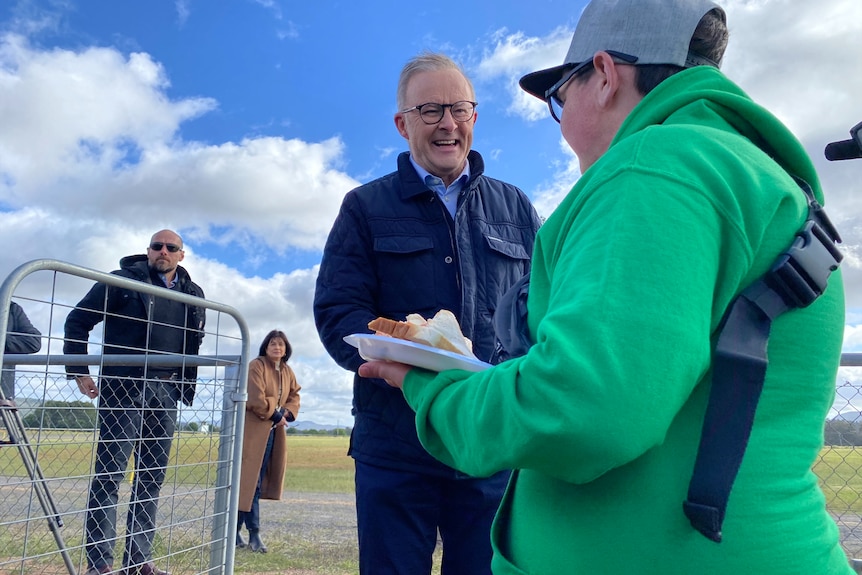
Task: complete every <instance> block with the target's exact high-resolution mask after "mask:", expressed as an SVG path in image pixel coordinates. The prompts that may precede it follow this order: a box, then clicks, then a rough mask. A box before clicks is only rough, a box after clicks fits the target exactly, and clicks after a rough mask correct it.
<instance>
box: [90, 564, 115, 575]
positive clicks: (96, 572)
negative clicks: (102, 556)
mask: <svg viewBox="0 0 862 575" xmlns="http://www.w3.org/2000/svg"><path fill="white" fill-rule="evenodd" d="M112 570H113V567H111V566H110V565H104V566H102V567H87V570H86V571H84V575H105V573H110V572H111V571H112Z"/></svg>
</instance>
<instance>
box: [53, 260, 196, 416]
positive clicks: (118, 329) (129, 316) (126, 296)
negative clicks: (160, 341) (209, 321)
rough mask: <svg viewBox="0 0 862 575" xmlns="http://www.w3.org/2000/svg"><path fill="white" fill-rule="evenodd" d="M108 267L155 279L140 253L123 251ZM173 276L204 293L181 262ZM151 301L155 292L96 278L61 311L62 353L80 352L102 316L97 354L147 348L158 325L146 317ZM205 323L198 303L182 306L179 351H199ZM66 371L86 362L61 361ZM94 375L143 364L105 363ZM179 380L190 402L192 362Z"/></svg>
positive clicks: (190, 290) (136, 370) (135, 369)
mask: <svg viewBox="0 0 862 575" xmlns="http://www.w3.org/2000/svg"><path fill="white" fill-rule="evenodd" d="M111 273H113V274H116V275H119V276H123V277H126V278H131V279H135V280H138V281H141V282H144V283H148V284H150V285H159V284H153V278H152V276H151V274H150V269H149V265H148V264H147V256H145V255H134V256H127V257H124V258H123V259H121V260H120V269H119V270H115V271H113V272H111ZM156 277H158V276H156ZM177 282H178V289H179V291H181V292H183V293H186V294H189V295H193V296H197V297H200V298H203V297H204V292H203V290H202V289H201V287H200V286H199V285H197V284H196V283H194V282H193V281H192V280H191V278H190V277H189V274H188V272H187V271H186V270H185V268H183V267H182V266H177ZM106 298H107V299H106ZM106 301H107V304H106V303H105V302H106ZM154 301H155V296H151V295H148V294H145V293H143V292H139V291H134V290H129V289H125V288H118V287H113V286H110V287H109V286H107V285H106V284H103V283H97V284H96V285H94V286H93V287H92V288H91V289H90V291H89V292H87V295H85V296H84V298H83V299H82V300H81V301H80V302H78V304H77V305H76V306H75V309H73V310H72V311H71V312H69V315H68V316H67V317H66V325H65V341H64V343H63V353H64V354H73V353H78V354H86V353H87V340H88V339H89V336H90V332H91V331H92V329H93V327H95V326H96V324H98V323H99V322H101V321H104V322H105V330H104V339H103V341H104V346H103V347H102V353H103V354H144V353H152V350H147V349H146V348H147V342H148V341H149V337H148V336H149V332H150V330H152V329H153V328H154V327H155V328H156V329H157V328H158V326H154V325H153V324H152V323H150V321H149V320H150V314H151V313H152V309H153V304H154ZM106 312H107V313H106ZM142 320H143V321H142ZM205 324H206V312H205V309H204V308H203V307H199V306H186V317H185V326H186V330H187V332H186V334H187V335H186V337H185V338H184V339H185V342H184V349H183V350H182V352H183V353H184V354H185V355H197V354H198V352H199V351H200V345H201V340H202V339H203V337H204V326H205ZM66 373H67V374H68V375H69V377H74V376H75V375H86V374H88V373H89V369H88V368H87V366H66ZM100 375H102V376H109V377H110V376H120V377H143V376H144V367H141V366H112V365H106V366H104V367H103V368H102V370H101V373H100ZM182 380H184V382H185V383H184V384H182V386H181V392H182V396H181V397H182V400H183V403H185V404H186V405H191V404H192V400H193V399H194V394H195V382H196V380H197V367H186V368H184V369H183V372H182ZM178 385H179V382H178Z"/></svg>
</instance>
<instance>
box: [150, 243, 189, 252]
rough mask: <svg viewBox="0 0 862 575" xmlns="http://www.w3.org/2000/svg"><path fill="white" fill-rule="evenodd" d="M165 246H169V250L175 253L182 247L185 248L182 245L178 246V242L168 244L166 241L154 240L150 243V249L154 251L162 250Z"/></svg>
mask: <svg viewBox="0 0 862 575" xmlns="http://www.w3.org/2000/svg"><path fill="white" fill-rule="evenodd" d="M165 247H166V248H168V251H169V252H171V253H172V254H175V253H177V252H178V251H180V250H181V249H183V248H182V246H178V245H177V244H166V243H165V242H153V243H151V244H150V249H151V250H153V251H154V252H160V251H162V248H165Z"/></svg>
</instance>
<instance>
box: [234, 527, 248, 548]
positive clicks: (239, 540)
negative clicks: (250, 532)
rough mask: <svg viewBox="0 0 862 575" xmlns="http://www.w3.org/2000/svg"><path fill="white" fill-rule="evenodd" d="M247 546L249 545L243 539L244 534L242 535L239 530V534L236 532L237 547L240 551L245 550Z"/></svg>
mask: <svg viewBox="0 0 862 575" xmlns="http://www.w3.org/2000/svg"><path fill="white" fill-rule="evenodd" d="M246 545H247V544H246V542H245V539H243V538H242V534H240V532H239V530H237V532H236V546H237V547H238V548H239V549H242V548H243V547H245V546H246Z"/></svg>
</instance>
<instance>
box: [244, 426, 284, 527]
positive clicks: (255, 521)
mask: <svg viewBox="0 0 862 575" xmlns="http://www.w3.org/2000/svg"><path fill="white" fill-rule="evenodd" d="M276 433H284V428H283V427H275V428H273V429H272V430H271V431H270V432H269V438H268V439H267V440H266V449H265V450H264V452H263V463H261V465H260V475H258V477H257V487H256V488H255V490H254V499H252V500H251V509H250V510H249V511H239V512H238V515H237V521H236V530H237V532H239V530H240V529H242V526H243V524H245V528H246V529H248V532H249V533H252V532H254V531H259V530H260V485H261V483H262V482H263V476H264V475H266V468H267V466H268V465H269V460H270V458H271V457H272V445H273V441H275V434H276Z"/></svg>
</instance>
